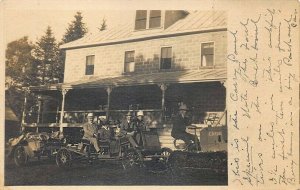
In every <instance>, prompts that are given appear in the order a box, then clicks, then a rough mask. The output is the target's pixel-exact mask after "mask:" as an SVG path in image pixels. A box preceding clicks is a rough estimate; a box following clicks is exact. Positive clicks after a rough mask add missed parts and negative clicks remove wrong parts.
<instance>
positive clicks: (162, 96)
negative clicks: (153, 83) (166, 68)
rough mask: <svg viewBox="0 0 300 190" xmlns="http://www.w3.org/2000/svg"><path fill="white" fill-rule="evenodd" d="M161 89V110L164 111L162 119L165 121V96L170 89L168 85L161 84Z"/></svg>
mask: <svg viewBox="0 0 300 190" xmlns="http://www.w3.org/2000/svg"><path fill="white" fill-rule="evenodd" d="M159 87H160V90H161V109H162V112H161V117H162V119H164V117H165V94H166V90H167V88H168V85H167V84H160V85H159Z"/></svg>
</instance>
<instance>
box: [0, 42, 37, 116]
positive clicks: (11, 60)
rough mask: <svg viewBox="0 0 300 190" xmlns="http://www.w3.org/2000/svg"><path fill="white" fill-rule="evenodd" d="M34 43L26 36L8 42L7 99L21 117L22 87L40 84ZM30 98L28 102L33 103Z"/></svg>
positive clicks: (6, 55)
mask: <svg viewBox="0 0 300 190" xmlns="http://www.w3.org/2000/svg"><path fill="white" fill-rule="evenodd" d="M33 48H34V45H33V44H32V43H31V42H30V41H29V40H28V37H27V36H24V37H22V38H20V39H18V40H15V41H12V42H10V43H8V44H7V49H6V52H5V53H6V54H5V58H6V62H5V63H6V68H5V71H6V76H5V82H6V87H7V90H6V92H5V94H6V96H5V101H6V103H8V105H9V106H10V107H11V109H12V110H13V111H14V113H15V114H16V115H17V117H18V118H19V119H21V116H22V110H23V101H24V91H23V89H22V87H28V86H34V85H37V84H38V81H37V80H36V73H37V67H36V62H35V59H34V57H33V56H32V51H33ZM33 98H34V97H33ZM31 102H32V101H31V100H28V104H33V103H31Z"/></svg>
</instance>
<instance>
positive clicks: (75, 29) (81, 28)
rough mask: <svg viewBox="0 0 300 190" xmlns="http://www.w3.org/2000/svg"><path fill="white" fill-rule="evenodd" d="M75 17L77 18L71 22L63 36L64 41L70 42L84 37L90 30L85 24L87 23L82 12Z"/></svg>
mask: <svg viewBox="0 0 300 190" xmlns="http://www.w3.org/2000/svg"><path fill="white" fill-rule="evenodd" d="M74 17H75V20H73V21H72V22H71V23H70V24H69V27H68V28H67V31H66V33H65V35H64V36H63V39H62V41H63V43H68V42H71V41H74V40H77V39H79V38H82V37H83V36H84V35H85V34H86V33H87V31H88V30H87V28H86V26H85V23H83V22H82V19H83V17H82V15H81V12H77V13H76V15H75V16H74Z"/></svg>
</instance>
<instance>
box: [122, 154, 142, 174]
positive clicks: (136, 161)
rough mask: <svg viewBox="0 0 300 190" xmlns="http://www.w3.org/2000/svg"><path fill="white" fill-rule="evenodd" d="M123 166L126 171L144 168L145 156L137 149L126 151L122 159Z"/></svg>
mask: <svg viewBox="0 0 300 190" xmlns="http://www.w3.org/2000/svg"><path fill="white" fill-rule="evenodd" d="M122 165H123V168H124V170H128V169H133V168H138V167H142V166H143V156H142V154H141V152H140V151H138V150H136V149H127V150H125V152H124V154H123V158H122Z"/></svg>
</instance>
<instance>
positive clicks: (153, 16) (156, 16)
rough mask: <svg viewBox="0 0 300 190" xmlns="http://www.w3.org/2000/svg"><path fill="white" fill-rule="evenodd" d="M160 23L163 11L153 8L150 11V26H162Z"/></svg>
mask: <svg viewBox="0 0 300 190" xmlns="http://www.w3.org/2000/svg"><path fill="white" fill-rule="evenodd" d="M160 23H161V11H158V10H151V11H150V20H149V28H157V27H160Z"/></svg>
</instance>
